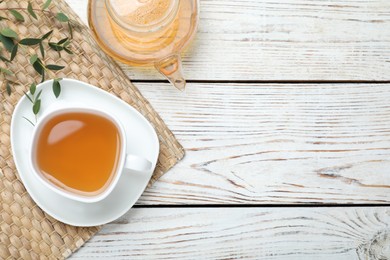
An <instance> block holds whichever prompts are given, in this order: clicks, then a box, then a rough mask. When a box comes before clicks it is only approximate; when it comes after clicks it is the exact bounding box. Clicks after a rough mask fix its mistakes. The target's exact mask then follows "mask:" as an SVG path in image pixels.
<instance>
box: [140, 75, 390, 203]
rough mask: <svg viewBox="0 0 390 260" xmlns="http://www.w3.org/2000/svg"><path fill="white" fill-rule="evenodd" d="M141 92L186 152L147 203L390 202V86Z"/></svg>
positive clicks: (198, 87)
mask: <svg viewBox="0 0 390 260" xmlns="http://www.w3.org/2000/svg"><path fill="white" fill-rule="evenodd" d="M135 85H136V86H137V87H138V88H139V89H140V90H141V92H142V94H143V95H144V96H145V97H146V98H147V99H148V100H149V101H150V102H151V104H152V105H153V107H154V108H155V109H156V110H157V111H158V112H159V113H160V115H161V116H162V118H163V120H164V121H165V122H166V123H167V125H168V127H169V128H170V129H171V130H172V131H173V132H174V134H175V135H176V137H177V138H178V140H179V141H180V143H181V144H182V145H183V146H184V147H185V150H186V157H185V158H184V160H183V161H181V162H180V163H179V164H178V165H176V166H175V167H174V168H173V169H172V170H171V171H169V172H168V173H167V174H165V175H164V176H163V177H162V178H161V179H160V180H159V181H158V182H157V183H156V184H155V185H154V186H153V187H152V188H151V189H148V190H147V191H146V192H145V193H144V196H143V197H141V199H140V201H139V203H140V204H226V203H227V204H228V203H232V204H240V203H250V204H274V203H275V204H284V203H297V204H300V203H389V202H390V192H389V191H390V189H389V188H390V171H389V169H390V148H389V147H390V104H389V100H390V84H371V85H369V84H303V85H302V84H292V85H288V84H200V83H196V84H195V83H194V84H189V85H188V88H187V91H186V92H185V93H180V92H178V91H176V90H174V89H173V88H171V87H170V86H169V85H168V84H156V83H136V84H135Z"/></svg>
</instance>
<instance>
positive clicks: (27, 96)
mask: <svg viewBox="0 0 390 260" xmlns="http://www.w3.org/2000/svg"><path fill="white" fill-rule="evenodd" d="M24 95H25V96H26V98H27V99H28V100H29V101H30V102H31V103H33V104H34V101H33V100H32V98H31V97H30V96H29V95H28V94H27V93H26V92H24Z"/></svg>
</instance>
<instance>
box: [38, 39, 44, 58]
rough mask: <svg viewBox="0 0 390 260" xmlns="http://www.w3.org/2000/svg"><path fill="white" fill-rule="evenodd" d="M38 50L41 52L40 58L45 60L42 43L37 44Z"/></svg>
mask: <svg viewBox="0 0 390 260" xmlns="http://www.w3.org/2000/svg"><path fill="white" fill-rule="evenodd" d="M39 50H40V51H41V55H42V58H45V49H44V48H43V45H42V42H40V43H39Z"/></svg>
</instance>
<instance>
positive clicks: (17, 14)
mask: <svg viewBox="0 0 390 260" xmlns="http://www.w3.org/2000/svg"><path fill="white" fill-rule="evenodd" d="M9 12H10V13H11V14H12V15H13V16H14V17H15V19H16V21H19V22H24V17H23V15H22V14H21V13H19V12H18V11H16V10H14V9H11V10H9Z"/></svg>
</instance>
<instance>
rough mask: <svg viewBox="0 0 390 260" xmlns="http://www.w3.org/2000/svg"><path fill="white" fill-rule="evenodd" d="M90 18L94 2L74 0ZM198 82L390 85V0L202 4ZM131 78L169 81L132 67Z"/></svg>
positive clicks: (187, 63) (192, 62) (194, 63)
mask: <svg viewBox="0 0 390 260" xmlns="http://www.w3.org/2000/svg"><path fill="white" fill-rule="evenodd" d="M66 1H67V2H68V3H69V4H70V5H71V6H72V7H73V8H74V9H75V10H76V12H78V13H79V14H80V15H81V17H82V18H83V19H84V20H86V7H85V6H86V3H87V0H66ZM200 2H201V15H200V17H201V19H200V24H199V31H198V34H197V37H196V39H195V41H194V43H193V44H192V46H191V47H190V49H189V51H188V52H186V53H185V54H184V63H183V67H184V74H185V75H186V77H187V79H189V80H192V79H196V80H390V1H386V0H373V1H358V0H338V1H337V0H333V1H316V0H251V1H248V0H237V1H222V0H218V1H217V0H202V1H200ZM124 69H125V70H126V72H127V73H128V75H129V77H130V78H131V79H161V78H162V77H161V76H159V75H158V74H157V73H156V72H154V70H153V69H152V68H135V67H124Z"/></svg>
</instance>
